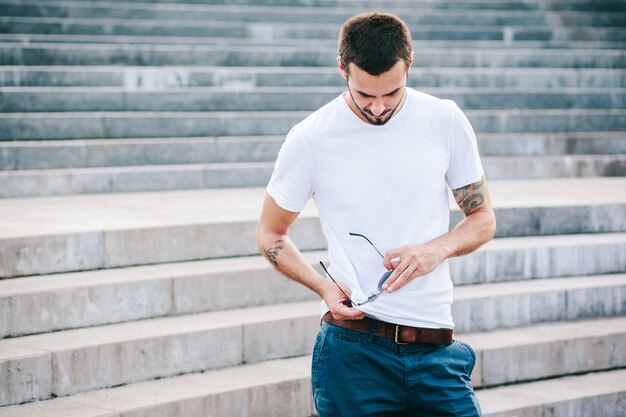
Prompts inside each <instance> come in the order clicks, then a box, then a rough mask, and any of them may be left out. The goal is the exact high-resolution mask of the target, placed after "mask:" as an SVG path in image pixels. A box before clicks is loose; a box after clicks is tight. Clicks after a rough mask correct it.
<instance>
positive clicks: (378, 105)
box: [370, 98, 385, 116]
mask: <svg viewBox="0 0 626 417" xmlns="http://www.w3.org/2000/svg"><path fill="white" fill-rule="evenodd" d="M370 110H371V111H372V114H373V115H374V116H380V115H381V114H382V113H383V112H384V111H385V103H383V100H382V98H380V99H376V100H374V102H373V103H372V105H371V106H370Z"/></svg>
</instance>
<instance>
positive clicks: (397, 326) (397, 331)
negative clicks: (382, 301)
mask: <svg viewBox="0 0 626 417" xmlns="http://www.w3.org/2000/svg"><path fill="white" fill-rule="evenodd" d="M399 333H400V325H399V324H396V337H395V338H394V339H393V341H394V342H396V344H398V345H408V344H409V342H401V341H399V340H398V336H399Z"/></svg>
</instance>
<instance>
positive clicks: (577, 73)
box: [0, 66, 626, 91]
mask: <svg viewBox="0 0 626 417" xmlns="http://www.w3.org/2000/svg"><path fill="white" fill-rule="evenodd" d="M408 83H409V85H410V86H412V87H414V88H417V89H421V88H426V87H456V88H470V87H471V88H624V87H626V75H625V74H624V71H622V70H616V69H593V68H578V69H576V68H559V69H552V68H530V67H529V68H423V67H422V68H419V67H413V68H411V76H410V77H409V80H408ZM0 85H1V86H6V87H29V86H40V87H55V86H59V87H61V86H67V87H71V86H78V87H81V86H82V87H96V86H100V87H124V88H126V89H132V90H133V91H136V90H142V89H161V88H172V87H211V86H215V87H231V88H234V87H240V88H242V87H248V88H251V87H278V86H290V87H310V86H312V85H318V86H327V87H330V86H337V87H343V86H344V85H345V81H344V79H343V78H341V77H340V76H339V72H338V71H337V68H335V67H229V68H223V67H180V66H178V67H126V66H112V67H97V66H96V67H94V66H91V67H90V66H77V67H72V66H69V67H66V66H33V67H29V66H3V67H0Z"/></svg>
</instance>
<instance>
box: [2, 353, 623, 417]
mask: <svg viewBox="0 0 626 417" xmlns="http://www.w3.org/2000/svg"><path fill="white" fill-rule="evenodd" d="M310 362H311V359H310V357H308V356H305V357H298V358H291V359H283V360H275V361H268V362H264V363H260V364H253V365H243V366H240V367H237V368H232V369H224V370H218V371H209V372H205V373H202V374H191V375H184V376H178V377H173V378H165V379H161V380H157V381H150V382H143V383H138V384H132V385H128V386H124V387H117V388H111V389H103V390H98V391H93V392H89V393H85V394H78V395H75V396H71V397H65V398H57V399H54V400H49V401H41V402H36V403H33V404H26V405H22V406H14V407H6V408H0V416H2V417H27V416H28V417H30V416H34V415H37V416H39V415H45V416H49V417H68V416H69V417H74V416H80V417H109V416H112V415H132V414H131V413H135V414H137V413H147V412H149V413H152V414H153V415H167V416H171V417H191V416H198V415H219V416H221V415H239V416H270V415H281V416H283V415H284V416H294V417H295V416H298V417H300V416H301V417H309V416H311V415H313V414H314V413H315V410H314V406H313V402H312V398H311V384H310ZM625 380H626V371H624V370H613V371H605V372H597V373H591V374H587V375H577V376H568V377H564V378H559V379H553V380H547V381H537V382H529V383H523V384H517V385H513V386H508V387H498V388H492V389H483V390H478V391H477V396H478V399H479V402H480V404H481V407H482V410H483V415H484V416H485V417H505V416H511V415H520V413H524V415H526V416H532V417H534V416H537V417H539V416H544V415H546V412H548V411H549V412H551V413H553V415H555V416H572V415H577V414H576V412H578V411H581V410H583V411H589V414H588V415H590V416H606V417H611V416H619V415H621V414H623V412H624V407H623V401H622V400H621V399H622V398H623V397H624V395H625V394H626V386H625V385H626V384H625V383H624V381H625ZM275 398H280V399H281V401H278V402H275V401H274V399H275Z"/></svg>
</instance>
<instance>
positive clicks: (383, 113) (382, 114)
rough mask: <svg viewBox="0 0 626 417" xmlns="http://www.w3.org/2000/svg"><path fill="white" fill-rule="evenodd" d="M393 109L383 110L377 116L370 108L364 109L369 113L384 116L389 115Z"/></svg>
mask: <svg viewBox="0 0 626 417" xmlns="http://www.w3.org/2000/svg"><path fill="white" fill-rule="evenodd" d="M392 110H393V109H387V110H385V111H384V112H382V113H381V114H380V115H378V116H376V115H375V114H374V113H372V111H371V110H370V109H363V111H365V112H366V113H367V114H369V115H370V116H373V117H383V116H386V115H388V114H389V113H390V112H391V111H392Z"/></svg>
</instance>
